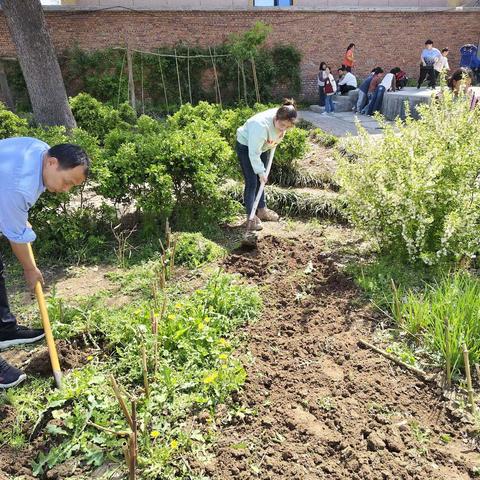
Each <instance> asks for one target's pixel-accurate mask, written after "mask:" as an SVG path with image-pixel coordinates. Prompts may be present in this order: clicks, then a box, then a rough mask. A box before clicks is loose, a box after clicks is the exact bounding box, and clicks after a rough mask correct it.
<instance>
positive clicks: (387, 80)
mask: <svg viewBox="0 0 480 480" xmlns="http://www.w3.org/2000/svg"><path fill="white" fill-rule="evenodd" d="M395 72H396V69H395V68H392V69H391V70H390V72H389V73H387V74H386V75H385V76H384V77H383V79H382V81H381V82H380V83H379V84H378V87H377V88H376V89H375V93H374V94H373V97H372V100H371V101H370V103H369V104H368V111H367V115H373V114H374V113H375V112H379V111H380V109H381V108H382V103H383V96H384V94H385V92H388V91H392V92H394V91H395V90H396V89H397V87H396V81H395Z"/></svg>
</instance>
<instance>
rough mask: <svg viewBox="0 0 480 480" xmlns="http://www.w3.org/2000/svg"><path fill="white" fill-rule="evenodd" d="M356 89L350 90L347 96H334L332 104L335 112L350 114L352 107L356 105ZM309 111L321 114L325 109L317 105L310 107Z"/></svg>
mask: <svg viewBox="0 0 480 480" xmlns="http://www.w3.org/2000/svg"><path fill="white" fill-rule="evenodd" d="M357 100H358V89H355V90H350V91H349V92H348V94H347V95H334V96H333V104H334V106H335V111H336V112H351V111H352V109H353V107H354V106H355V105H356V104H357ZM310 110H312V111H314V112H317V113H322V112H323V111H324V110H325V109H324V107H320V106H319V105H311V106H310Z"/></svg>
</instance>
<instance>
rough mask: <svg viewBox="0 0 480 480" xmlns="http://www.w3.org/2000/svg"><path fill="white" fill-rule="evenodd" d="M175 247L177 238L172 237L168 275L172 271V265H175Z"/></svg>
mask: <svg viewBox="0 0 480 480" xmlns="http://www.w3.org/2000/svg"><path fill="white" fill-rule="evenodd" d="M176 249H177V239H176V238H174V239H173V244H172V250H171V252H170V275H171V274H172V272H173V267H174V266H175V251H176Z"/></svg>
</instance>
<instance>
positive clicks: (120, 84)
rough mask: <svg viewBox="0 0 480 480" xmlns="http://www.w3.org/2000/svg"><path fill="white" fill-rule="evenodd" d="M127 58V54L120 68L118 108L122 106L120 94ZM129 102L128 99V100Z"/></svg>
mask: <svg viewBox="0 0 480 480" xmlns="http://www.w3.org/2000/svg"><path fill="white" fill-rule="evenodd" d="M126 58H127V54H126V53H125V54H124V55H123V59H122V66H121V67H120V77H119V79H118V95H117V108H118V106H119V105H120V93H121V91H122V75H123V69H124V68H125V59H126ZM127 100H128V99H127Z"/></svg>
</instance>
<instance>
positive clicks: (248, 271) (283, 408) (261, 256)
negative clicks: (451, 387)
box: [205, 236, 479, 480]
mask: <svg viewBox="0 0 480 480" xmlns="http://www.w3.org/2000/svg"><path fill="white" fill-rule="evenodd" d="M225 267H226V268H227V270H229V271H231V272H239V273H241V274H242V275H243V276H245V277H246V278H247V279H248V280H249V281H251V282H252V283H255V284H257V285H260V286H261V287H262V291H263V292H264V313H263V316H262V318H261V320H260V321H258V322H257V323H255V324H253V325H250V326H249V327H248V329H247V332H246V333H247V335H248V338H249V340H248V345H247V349H248V350H249V351H250V352H251V353H252V354H253V358H254V360H253V361H252V362H251V364H250V365H249V366H248V367H247V372H248V381H247V384H246V387H245V389H244V391H243V392H242V393H241V395H240V401H241V402H242V403H243V404H244V405H247V406H248V407H249V409H250V410H251V412H252V414H251V415H247V416H245V417H244V419H243V420H238V419H237V420H235V421H230V422H229V423H227V424H225V425H223V426H221V427H219V438H218V440H219V443H218V446H217V447H216V451H215V452H214V453H215V458H214V460H212V461H211V462H209V463H208V464H206V465H205V470H206V472H207V473H208V474H209V475H211V476H212V478H215V479H219V480H220V479H221V480H227V479H247V478H252V479H253V478H262V479H292V480H300V479H301V480H313V479H329V480H347V479H348V480H351V479H354V480H355V479H358V480H381V479H392V480H393V479H395V480H399V479H419V480H420V479H438V480H440V479H442V480H455V479H468V478H474V475H475V467H476V466H477V465H479V463H478V461H479V456H478V454H477V451H476V450H475V443H474V440H473V439H472V437H473V435H474V432H473V426H472V425H470V424H469V423H468V422H467V421H465V419H464V420H461V419H460V418H459V417H458V416H457V415H458V414H457V413H456V411H455V410H453V409H452V408H449V406H448V404H447V403H446V402H445V401H444V400H442V398H443V397H442V392H441V390H440V389H439V388H438V387H437V386H436V385H434V384H426V383H424V382H422V381H420V380H418V379H417V378H415V377H414V376H412V374H410V373H409V372H407V371H405V370H402V369H401V368H400V367H397V366H395V365H394V364H392V363H391V362H389V361H388V360H386V359H385V358H384V357H382V356H380V355H378V354H376V353H374V352H371V351H369V350H365V349H362V348H360V347H359V346H358V344H357V342H358V340H359V339H361V338H364V339H367V340H370V341H371V336H372V332H373V330H374V329H375V326H376V323H377V322H378V321H379V320H380V319H379V318H376V316H377V314H376V313H375V312H373V311H372V309H371V307H369V306H368V305H365V304H363V303H362V302H361V301H360V300H359V299H360V298H361V297H360V295H359V292H358V291H357V289H356V287H355V286H354V284H353V282H352V281H351V279H349V278H347V277H346V276H345V274H343V273H342V272H341V271H339V269H338V268H337V265H336V263H335V261H334V260H333V259H332V258H331V257H329V256H328V254H324V253H322V245H321V242H319V240H318V239H314V241H312V239H309V238H308V237H302V238H300V239H298V238H297V239H288V238H278V237H275V236H266V237H264V238H262V239H260V241H259V244H258V249H257V250H254V251H237V252H235V253H234V254H232V255H231V256H230V257H228V258H227V259H226V261H225Z"/></svg>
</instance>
